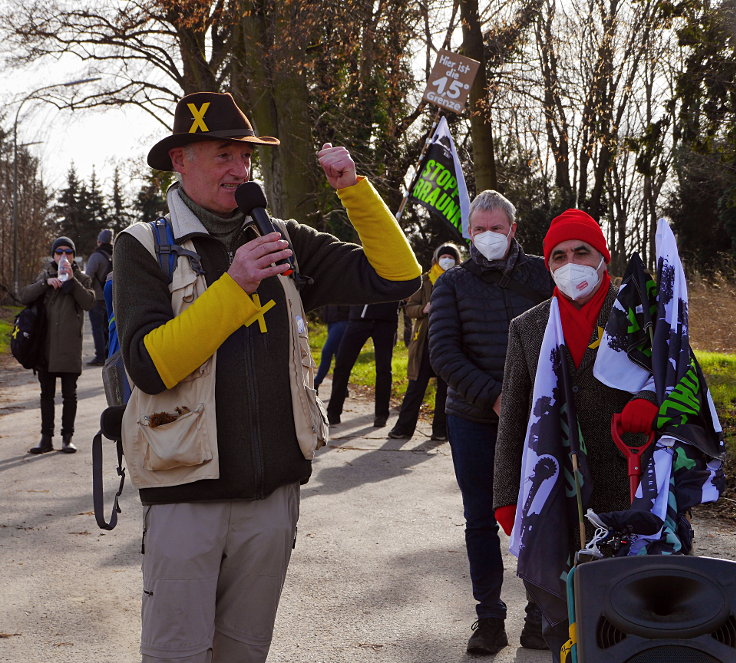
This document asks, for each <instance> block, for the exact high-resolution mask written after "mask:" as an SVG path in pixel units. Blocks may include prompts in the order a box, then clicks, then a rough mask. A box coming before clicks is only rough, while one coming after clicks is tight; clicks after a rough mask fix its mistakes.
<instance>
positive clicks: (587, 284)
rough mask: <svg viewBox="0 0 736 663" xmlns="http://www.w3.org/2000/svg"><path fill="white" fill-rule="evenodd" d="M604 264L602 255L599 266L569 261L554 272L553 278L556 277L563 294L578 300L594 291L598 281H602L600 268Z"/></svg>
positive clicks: (555, 279) (557, 284) (555, 280)
mask: <svg viewBox="0 0 736 663" xmlns="http://www.w3.org/2000/svg"><path fill="white" fill-rule="evenodd" d="M602 264H603V258H602V257H601V261H600V262H599V263H598V267H591V266H590V265H576V264H575V263H572V262H568V263H567V264H566V265H563V266H562V267H558V268H557V269H556V270H555V271H554V272H552V278H553V279H554V282H555V285H556V286H557V287H558V288H559V289H560V291H561V292H562V293H563V294H565V295H567V296H568V297H569V298H570V299H572V300H573V301H577V300H578V299H582V298H583V297H585V296H586V295H589V294H590V293H591V292H593V290H595V287H596V286H597V285H598V283H600V280H601V277H600V274H599V273H598V270H599V269H600V267H601V265H602Z"/></svg>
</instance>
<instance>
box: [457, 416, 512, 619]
mask: <svg viewBox="0 0 736 663" xmlns="http://www.w3.org/2000/svg"><path fill="white" fill-rule="evenodd" d="M447 432H448V434H449V438H450V448H451V449H452V463H453V465H454V466H455V477H456V478H457V483H458V486H459V487H460V492H461V493H462V497H463V509H464V514H465V546H466V548H467V551H468V562H469V563H470V581H471V583H472V585H473V596H474V597H475V600H476V601H478V605H476V606H475V610H476V612H477V614H478V618H479V619H485V618H489V617H495V618H500V619H505V618H506V604H505V603H504V602H503V601H502V600H501V584H502V583H503V560H502V559H501V540H500V538H499V536H498V523H497V522H496V519H495V518H494V516H493V457H494V454H495V452H496V435H497V433H498V425H497V424H495V423H488V424H481V423H477V422H474V421H470V420H468V419H463V418H461V417H458V416H456V415H452V414H448V415H447Z"/></svg>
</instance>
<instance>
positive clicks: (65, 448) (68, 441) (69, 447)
mask: <svg viewBox="0 0 736 663" xmlns="http://www.w3.org/2000/svg"><path fill="white" fill-rule="evenodd" d="M61 451H62V452H63V453H65V454H75V453H77V447H75V446H74V443H73V442H72V436H71V435H62V437H61Z"/></svg>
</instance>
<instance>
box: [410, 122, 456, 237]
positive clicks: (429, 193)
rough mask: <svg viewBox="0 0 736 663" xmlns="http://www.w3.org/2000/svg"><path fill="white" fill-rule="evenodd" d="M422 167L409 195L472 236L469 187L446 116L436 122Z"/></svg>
mask: <svg viewBox="0 0 736 663" xmlns="http://www.w3.org/2000/svg"><path fill="white" fill-rule="evenodd" d="M419 171H420V174H419V177H418V178H417V180H416V182H415V184H414V186H413V188H412V190H411V192H410V194H409V195H410V198H411V199H412V200H414V201H416V202H418V203H419V204H420V205H422V206H423V207H425V208H427V210H429V212H430V214H432V215H433V216H435V217H437V218H439V219H442V220H443V221H444V222H446V223H448V224H449V225H450V227H451V228H452V229H453V230H454V231H456V232H457V233H458V234H459V235H461V236H462V237H465V238H469V237H470V233H469V231H468V211H469V209H470V199H469V198H468V189H467V187H466V186H465V176H464V175H463V169H462V167H461V166H460V159H458V157H457V152H456V151H455V143H454V142H453V140H452V135H451V134H450V128H449V127H448V126H447V120H446V119H445V118H444V117H442V118H440V121H439V123H438V124H437V128H436V129H435V132H434V134H433V135H432V141H431V144H430V146H429V148H428V149H427V152H426V154H425V156H424V158H423V159H422V163H421V164H420V166H419Z"/></svg>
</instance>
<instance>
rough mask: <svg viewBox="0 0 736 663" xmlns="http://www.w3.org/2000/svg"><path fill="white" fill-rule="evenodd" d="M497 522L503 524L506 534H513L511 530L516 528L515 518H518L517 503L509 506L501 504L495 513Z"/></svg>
mask: <svg viewBox="0 0 736 663" xmlns="http://www.w3.org/2000/svg"><path fill="white" fill-rule="evenodd" d="M494 515H495V516H496V522H497V523H498V524H499V525H501V527H502V528H503V531H504V532H506V536H511V530H512V529H514V520H515V519H516V504H509V505H508V506H500V507H498V509H496V512H495V514H494Z"/></svg>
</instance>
